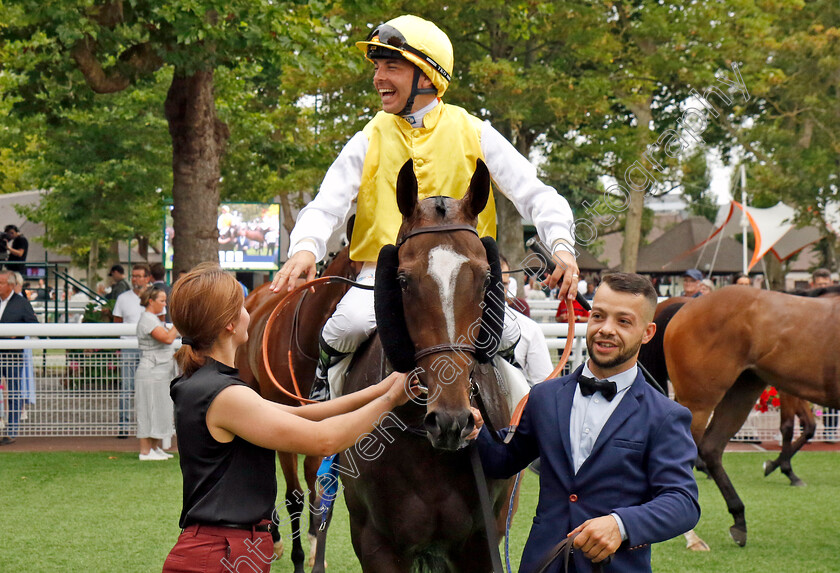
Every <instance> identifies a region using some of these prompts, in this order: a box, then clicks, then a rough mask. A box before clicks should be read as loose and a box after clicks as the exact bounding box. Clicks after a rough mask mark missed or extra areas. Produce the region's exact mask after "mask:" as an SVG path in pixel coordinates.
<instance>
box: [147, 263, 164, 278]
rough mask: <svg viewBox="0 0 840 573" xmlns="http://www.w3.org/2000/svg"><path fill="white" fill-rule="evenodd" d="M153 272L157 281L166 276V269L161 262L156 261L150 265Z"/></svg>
mask: <svg viewBox="0 0 840 573" xmlns="http://www.w3.org/2000/svg"><path fill="white" fill-rule="evenodd" d="M149 269H150V270H151V273H152V278H153V279H155V280H156V281H162V280H163V279H164V277H165V276H166V269H164V268H163V265H162V264H160V263H155V264H153V265H152V266H150V267H149Z"/></svg>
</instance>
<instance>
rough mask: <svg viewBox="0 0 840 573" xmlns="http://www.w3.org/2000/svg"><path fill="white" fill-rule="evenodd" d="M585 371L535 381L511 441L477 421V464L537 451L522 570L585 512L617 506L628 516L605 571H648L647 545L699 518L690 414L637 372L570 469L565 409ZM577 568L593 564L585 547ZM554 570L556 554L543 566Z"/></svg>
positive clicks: (504, 464)
mask: <svg viewBox="0 0 840 573" xmlns="http://www.w3.org/2000/svg"><path fill="white" fill-rule="evenodd" d="M582 370H583V366H581V367H580V368H578V369H577V370H576V371H575V372H573V373H572V374H570V375H569V376H565V377H563V378H558V379H554V380H547V381H545V382H542V383H540V384H537V385H536V386H534V388H533V389H532V390H531V395H530V398H529V399H528V404H527V405H526V406H525V410H524V412H523V415H522V420H521V422H520V424H519V427H518V428H517V430H516V435H515V436H514V437H513V440H512V441H511V443H510V444H508V445H507V446H504V445H500V444H498V443H496V442H495V441H493V439H492V437H491V436H490V433H489V431H488V429H487V427H486V426H485V427H484V428H482V430H481V433H480V434H479V436H478V440H477V444H478V447H479V452H480V453H481V461H482V465H483V466H484V469H485V471H486V472H487V475H488V477H492V478H497V479H501V478H506V477H510V476H512V475H514V474H516V473H517V472H519V471H520V470H522V469H523V468H525V467H527V465H528V464H529V463H531V462H532V461H533V460H534V459H536V458H537V457H539V458H540V459H541V461H540V464H541V469H540V497H539V502H538V505H537V514H536V516H535V517H534V522H533V525H532V526H531V533H530V535H529V536H528V542H527V543H526V545H525V551H524V552H523V554H522V561H521V564H520V568H519V570H520V572H525V573H530V572H532V571H534V569H535V568H536V566H537V564H538V563H539V562H540V561H541V560H542V559H543V557H544V556H545V555H546V554H547V553H548V551H549V550H550V549H551V548H552V547H554V545H556V544H557V543H559V542H560V541H562V540H563V539H565V537H566V534H568V533H569V532H570V531H571V530H573V529H574V528H575V527H577V526H578V525H580V524H581V523H583V522H584V521H586V520H587V519H591V518H594V517H600V516H603V515H609V514H610V513H613V512H614V513H616V514H618V515H619V517H621V520H622V521H623V522H624V527H625V529H626V531H627V536H628V539H627V541H626V542H624V543H622V545H621V547H619V549H618V551H617V552H616V553H615V555H613V558H612V561H611V563H610V564H609V565H607V566H606V567H605V569H604V570H605V571H616V572H618V571H620V572H636V571H650V570H651V568H650V544H651V543H655V542H658V541H665V540H667V539H670V538H672V537H675V536H677V535H680V534H682V533H684V532H686V531H688V530H689V529H691V528H692V527H694V526H695V525H696V524H697V520H698V519H699V518H700V505H699V503H698V502H697V483H696V482H695V480H694V474H693V472H692V463H693V461H694V458H695V457H696V456H697V448H696V447H695V445H694V441H693V439H692V437H691V434H690V432H689V426H690V424H691V413H690V412H689V411H688V410H687V409H686V408H684V407H683V406H680V405H679V404H677V403H676V402H674V401H672V400H669V399H668V398H666V397H665V396H663V395H662V394H660V393H659V392H657V391H656V390H654V389H653V388H651V387H650V386H649V385H648V384H647V382H645V380H644V376H643V375H642V373H641V371H640V372H639V374H638V376H637V377H636V380H635V381H634V382H633V384H632V385H631V386H630V388H629V389H628V390H627V393H626V394H625V396H624V398H623V399H622V400H621V402H620V403H619V404H618V406H617V407H616V409H615V411H614V412H613V413H612V415H611V416H610V418H609V419H608V420H607V422H606V424H605V425H604V428H603V429H602V430H601V433H600V434H599V436H598V440H597V441H596V442H595V445H594V447H593V449H592V453H591V454H590V455H589V457H588V458H587V459H586V461H585V462H584V463H583V465H582V466H581V467H580V470H579V471H578V473H577V474H575V472H574V465H573V463H572V450H571V445H570V438H569V418H570V413H571V409H572V399H573V398H574V395H575V388H576V386H577V379H578V376H580V373H581V371H582ZM499 433H500V434H502V435H504V434H505V433H506V430H502V431H501V432H499ZM575 568H576V570H577V571H578V572H584V571H590V569H591V568H590V564H589V561H588V560H586V558H585V557H584V556H583V554H582V553H581V552H575ZM559 570H560V564H559V562H556V563H555V564H554V565H553V566H552V568H550V569H549V571H552V572H553V571H559Z"/></svg>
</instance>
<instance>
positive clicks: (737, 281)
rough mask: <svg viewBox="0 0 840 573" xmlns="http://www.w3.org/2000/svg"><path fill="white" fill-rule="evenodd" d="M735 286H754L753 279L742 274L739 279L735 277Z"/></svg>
mask: <svg viewBox="0 0 840 573" xmlns="http://www.w3.org/2000/svg"><path fill="white" fill-rule="evenodd" d="M733 284H736V285H744V286H752V279H751V278H750V276H749V275H745V274H743V273H741V274H740V275H738V276H737V277H735V282H734V283H733Z"/></svg>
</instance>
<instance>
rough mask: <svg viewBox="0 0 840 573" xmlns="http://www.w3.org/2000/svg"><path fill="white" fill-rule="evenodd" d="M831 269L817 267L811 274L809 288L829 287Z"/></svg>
mask: <svg viewBox="0 0 840 573" xmlns="http://www.w3.org/2000/svg"><path fill="white" fill-rule="evenodd" d="M831 284H832V281H831V271H830V270H828V269H817V270H815V271H814V272H813V273H812V274H811V288H825V287H830V286H831Z"/></svg>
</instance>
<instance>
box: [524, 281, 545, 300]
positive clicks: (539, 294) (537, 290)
mask: <svg viewBox="0 0 840 573" xmlns="http://www.w3.org/2000/svg"><path fill="white" fill-rule="evenodd" d="M524 289H525V298H526V299H528V300H545V299H547V298H548V295H547V294H545V291H544V290H543V289H542V287H541V286H540V284H539V282H538V281H537V279H536V277H530V278H529V279H528V281H527V282H526V283H525V287H524Z"/></svg>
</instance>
